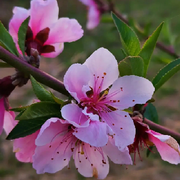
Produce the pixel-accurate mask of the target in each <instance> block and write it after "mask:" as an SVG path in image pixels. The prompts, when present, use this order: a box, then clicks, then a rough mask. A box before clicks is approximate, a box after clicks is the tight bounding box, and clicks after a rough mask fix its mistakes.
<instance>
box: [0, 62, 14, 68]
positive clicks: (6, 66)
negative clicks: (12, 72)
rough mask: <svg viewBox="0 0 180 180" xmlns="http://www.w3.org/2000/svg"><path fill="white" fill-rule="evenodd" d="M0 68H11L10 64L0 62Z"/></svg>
mask: <svg viewBox="0 0 180 180" xmlns="http://www.w3.org/2000/svg"><path fill="white" fill-rule="evenodd" d="M0 68H12V66H11V65H9V64H7V63H4V62H0Z"/></svg>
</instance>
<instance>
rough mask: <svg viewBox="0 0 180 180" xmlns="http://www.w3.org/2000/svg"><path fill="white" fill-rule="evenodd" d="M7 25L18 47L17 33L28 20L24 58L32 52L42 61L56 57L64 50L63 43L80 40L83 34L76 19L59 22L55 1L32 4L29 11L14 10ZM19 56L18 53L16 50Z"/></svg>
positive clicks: (48, 0)
mask: <svg viewBox="0 0 180 180" xmlns="http://www.w3.org/2000/svg"><path fill="white" fill-rule="evenodd" d="M13 13H14V15H13V17H12V19H11V21H10V23H9V32H10V34H11V35H12V37H13V39H14V42H15V43H16V45H17V48H18V49H19V47H18V30H19V27H20V26H21V24H22V22H23V21H24V20H25V19H26V18H27V17H28V16H30V21H29V26H28V30H27V33H26V41H25V46H26V54H27V55H28V56H30V55H31V48H34V49H37V50H38V52H39V54H40V55H42V56H45V57H51V58H53V57H56V56H57V55H59V54H60V53H61V52H62V51H63V48H64V42H72V41H76V40H78V39H80V38H81V37H82V36H83V30H82V28H81V26H80V24H79V23H78V22H77V20H75V19H69V18H60V19H58V13H59V8H58V4H57V1H56V0H46V1H44V0H32V1H31V8H30V9H29V10H27V9H24V8H21V7H15V8H14V9H13ZM19 52H20V53H21V51H20V50H19Z"/></svg>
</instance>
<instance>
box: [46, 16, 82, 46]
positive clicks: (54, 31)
mask: <svg viewBox="0 0 180 180" xmlns="http://www.w3.org/2000/svg"><path fill="white" fill-rule="evenodd" d="M83 32H84V31H83V30H82V27H81V25H80V24H79V23H78V21H77V20H76V19H69V18H60V19H59V20H58V21H57V22H56V23H55V24H54V25H53V26H52V27H51V31H50V33H49V38H48V40H47V41H46V43H45V44H55V43H59V42H61V43H63V42H72V41H76V40H78V39H80V38H81V37H82V36H83Z"/></svg>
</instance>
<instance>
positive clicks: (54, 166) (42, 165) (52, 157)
mask: <svg viewBox="0 0 180 180" xmlns="http://www.w3.org/2000/svg"><path fill="white" fill-rule="evenodd" d="M44 135H45V134H44ZM44 138H46V137H44ZM62 138H63V136H59V137H58V138H57V139H55V140H54V141H53V142H51V143H48V144H46V145H44V146H38V147H37V148H36V150H35V154H34V156H33V168H34V169H36V172H37V174H43V173H45V172H47V173H55V172H57V171H59V170H61V169H62V168H64V167H65V166H67V165H68V163H69V160H70V158H71V156H72V153H73V152H72V151H71V148H67V147H68V144H69V143H70V141H71V139H68V140H67V142H64V143H62V144H61V140H62Z"/></svg>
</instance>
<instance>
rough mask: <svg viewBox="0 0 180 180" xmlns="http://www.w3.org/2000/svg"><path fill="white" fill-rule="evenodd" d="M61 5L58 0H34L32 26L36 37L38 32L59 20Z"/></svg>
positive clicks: (32, 3) (32, 4) (32, 2)
mask: <svg viewBox="0 0 180 180" xmlns="http://www.w3.org/2000/svg"><path fill="white" fill-rule="evenodd" d="M58 14H59V7H58V4H57V1H56V0H46V1H44V0H32V1H31V19H30V22H29V24H30V27H31V29H32V31H33V35H34V37H35V36H36V34H37V33H38V32H39V31H40V30H42V29H44V28H46V27H50V26H51V25H52V24H54V23H55V22H57V20H58Z"/></svg>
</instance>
